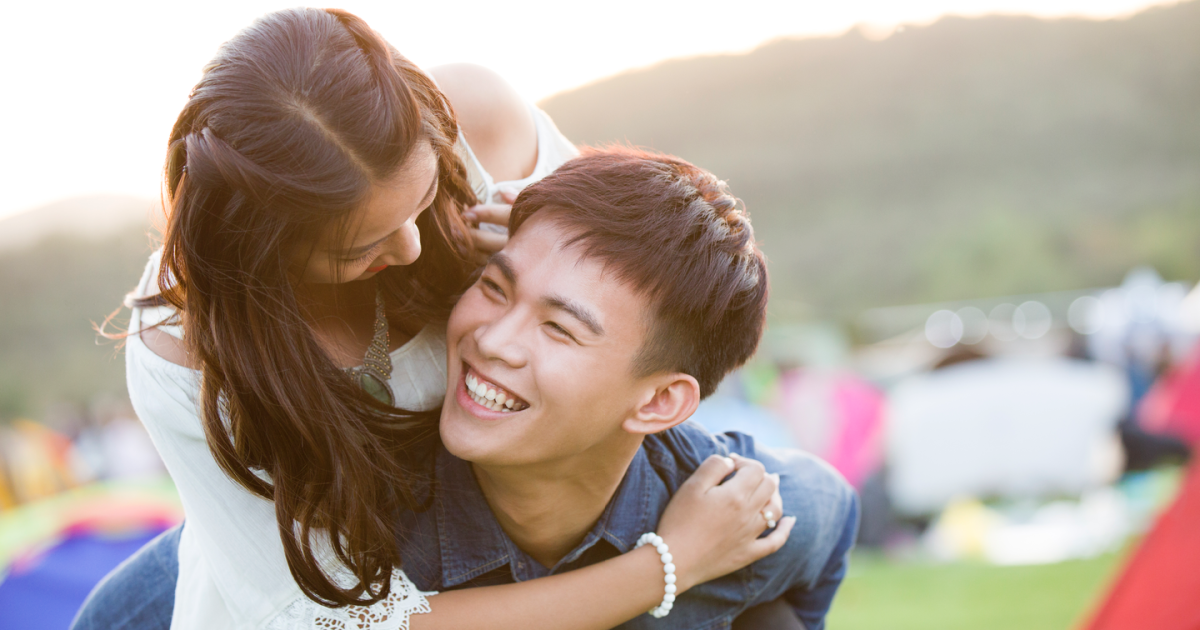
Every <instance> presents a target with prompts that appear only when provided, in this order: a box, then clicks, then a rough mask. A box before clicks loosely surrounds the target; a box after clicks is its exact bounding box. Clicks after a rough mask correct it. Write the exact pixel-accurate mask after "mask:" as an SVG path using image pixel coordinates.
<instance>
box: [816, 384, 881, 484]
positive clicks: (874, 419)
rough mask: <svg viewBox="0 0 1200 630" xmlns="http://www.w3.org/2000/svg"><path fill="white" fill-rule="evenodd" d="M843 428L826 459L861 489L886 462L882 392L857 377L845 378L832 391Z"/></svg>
mask: <svg viewBox="0 0 1200 630" xmlns="http://www.w3.org/2000/svg"><path fill="white" fill-rule="evenodd" d="M833 399H834V407H835V409H837V411H838V414H839V415H840V417H841V427H840V431H838V432H837V434H836V435H837V437H836V438H835V439H834V442H833V447H832V448H831V449H830V451H829V454H828V456H827V457H826V460H828V461H829V463H830V464H831V465H832V466H833V467H834V468H836V469H837V470H838V472H840V473H842V476H844V477H845V478H846V481H849V482H850V485H852V486H854V487H855V488H861V487H862V483H863V482H864V481H866V479H867V476H868V475H870V474H871V473H872V472H874V471H875V469H877V468H878V467H879V466H880V464H882V463H883V422H882V418H883V394H882V393H880V392H879V390H877V389H875V388H874V387H873V386H871V385H870V384H868V383H866V382H863V381H861V380H859V379H856V378H843V379H841V380H840V381H839V382H838V383H837V384H836V385H835V386H834V390H833Z"/></svg>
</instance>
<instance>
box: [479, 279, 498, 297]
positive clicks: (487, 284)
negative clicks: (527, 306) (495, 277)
mask: <svg viewBox="0 0 1200 630" xmlns="http://www.w3.org/2000/svg"><path fill="white" fill-rule="evenodd" d="M479 284H481V285H483V288H484V289H486V290H487V291H490V292H492V293H495V294H497V295H499V296H501V297H503V296H504V291H502V290H501V289H500V285H498V284H496V283H495V282H492V281H491V280H488V279H487V278H481V279H480V280H479Z"/></svg>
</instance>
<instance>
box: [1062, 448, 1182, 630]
mask: <svg viewBox="0 0 1200 630" xmlns="http://www.w3.org/2000/svg"><path fill="white" fill-rule="evenodd" d="M1197 523H1200V467H1198V466H1195V465H1193V466H1191V468H1190V470H1189V471H1188V473H1187V477H1186V479H1185V480H1184V482H1183V487H1182V488H1181V489H1180V492H1179V496H1178V497H1177V498H1176V499H1175V502H1174V503H1173V504H1172V505H1171V507H1170V508H1168V509H1167V511H1166V512H1164V513H1163V515H1162V516H1161V517H1159V520H1158V522H1157V523H1156V524H1155V525H1154V528H1153V529H1151V530H1150V532H1149V533H1148V534H1146V537H1145V538H1144V539H1142V542H1141V545H1140V546H1139V547H1138V549H1137V550H1136V551H1135V552H1134V554H1133V556H1132V557H1131V558H1130V559H1129V561H1128V563H1127V564H1126V566H1125V568H1124V570H1123V571H1122V572H1121V574H1120V576H1119V577H1118V578H1117V581H1116V582H1115V583H1114V584H1113V586H1112V588H1111V591H1110V592H1109V594H1108V596H1107V597H1106V598H1105V600H1104V602H1103V603H1102V604H1101V606H1100V608H1099V609H1098V610H1097V611H1096V613H1095V615H1094V616H1093V617H1092V619H1091V620H1089V622H1088V623H1087V625H1085V626H1084V628H1085V629H1086V630H1142V629H1143V628H1153V629H1154V630H1196V629H1197V628H1200V597H1198V596H1197V594H1200V570H1198V569H1197V567H1200V536H1198V535H1197V528H1196V524H1197Z"/></svg>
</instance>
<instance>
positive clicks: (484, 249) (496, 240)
mask: <svg viewBox="0 0 1200 630" xmlns="http://www.w3.org/2000/svg"><path fill="white" fill-rule="evenodd" d="M471 238H472V239H474V243H475V251H476V252H477V253H480V254H483V256H484V257H485V258H486V257H487V256H491V255H492V254H495V253H496V252H498V251H500V250H501V249H504V245H505V243H508V235H507V234H498V233H496V232H488V231H485V230H481V229H479V228H471Z"/></svg>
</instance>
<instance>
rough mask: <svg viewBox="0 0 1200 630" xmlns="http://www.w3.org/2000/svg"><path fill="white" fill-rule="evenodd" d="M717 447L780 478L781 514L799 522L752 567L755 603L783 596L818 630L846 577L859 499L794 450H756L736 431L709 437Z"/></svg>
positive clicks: (826, 469) (839, 480)
mask: <svg viewBox="0 0 1200 630" xmlns="http://www.w3.org/2000/svg"><path fill="white" fill-rule="evenodd" d="M712 440H713V441H714V442H717V443H719V444H720V445H721V446H720V448H721V449H723V450H726V451H728V452H734V453H738V454H739V455H743V456H745V457H748V458H752V459H756V460H758V461H760V462H762V463H763V465H764V466H765V467H766V469H767V472H772V473H779V475H780V487H779V492H780V494H781V495H782V497H783V512H784V514H785V515H790V516H795V517H796V518H797V521H796V526H795V528H794V529H793V530H792V533H791V535H790V536H789V538H788V541H787V543H785V544H784V547H783V549H780V550H779V551H777V552H776V553H774V554H772V555H771V556H768V557H766V558H764V559H762V560H759V561H758V562H756V563H754V565H752V568H753V575H754V577H753V583H752V585H751V586H752V590H751V595H752V597H753V601H751V602H748V604H751V605H753V604H759V603H763V602H767V601H772V600H774V599H776V598H779V597H783V598H784V599H785V600H786V601H787V602H788V603H789V604H790V605H791V606H792V608H793V610H795V611H796V615H797V616H798V617H799V618H800V620H801V621H803V622H804V625H805V627H806V628H808V630H822V629H823V628H824V627H825V616H826V615H827V614H828V613H829V609H830V607H831V606H832V605H833V597H834V595H835V594H836V593H837V589H838V587H839V586H841V583H842V579H843V578H844V577H845V576H846V568H847V565H848V563H849V559H850V558H849V556H850V550H851V548H853V546H854V541H855V538H856V537H857V534H858V519H859V504H858V494H857V493H856V492H855V491H854V489H853V488H852V487H851V486H850V484H849V483H847V482H846V480H845V479H843V478H842V476H841V475H840V474H838V473H837V471H835V470H833V468H832V467H831V466H829V465H828V464H826V463H825V462H824V461H821V460H820V459H819V458H817V457H814V456H813V455H810V454H808V453H805V452H802V451H799V450H796V449H773V448H766V447H761V446H758V445H757V443H756V442H755V440H754V438H753V437H751V436H749V435H746V434H743V433H737V432H730V433H724V434H720V435H714V436H712Z"/></svg>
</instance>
